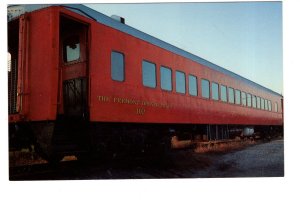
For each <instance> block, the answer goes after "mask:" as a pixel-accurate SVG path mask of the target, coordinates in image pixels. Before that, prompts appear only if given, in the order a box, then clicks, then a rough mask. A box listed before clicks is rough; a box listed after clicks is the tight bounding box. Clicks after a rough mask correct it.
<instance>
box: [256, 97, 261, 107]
mask: <svg viewBox="0 0 300 200" xmlns="http://www.w3.org/2000/svg"><path fill="white" fill-rule="evenodd" d="M256 99H257V104H256V106H257V108H258V109H260V97H256Z"/></svg>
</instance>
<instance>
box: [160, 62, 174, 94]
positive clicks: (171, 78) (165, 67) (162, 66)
mask: <svg viewBox="0 0 300 200" xmlns="http://www.w3.org/2000/svg"><path fill="white" fill-rule="evenodd" d="M162 68H164V69H167V70H170V72H171V76H170V80H171V85H170V86H171V89H170V90H169V89H165V88H163V87H162V86H163V85H162V82H163V81H162V80H163V79H162V78H163V77H162V73H161V72H162V71H161V69H162ZM159 72H160V88H161V89H162V90H163V91H168V92H172V91H173V77H172V75H173V71H172V68H169V67H167V66H164V65H161V66H160V68H159Z"/></svg>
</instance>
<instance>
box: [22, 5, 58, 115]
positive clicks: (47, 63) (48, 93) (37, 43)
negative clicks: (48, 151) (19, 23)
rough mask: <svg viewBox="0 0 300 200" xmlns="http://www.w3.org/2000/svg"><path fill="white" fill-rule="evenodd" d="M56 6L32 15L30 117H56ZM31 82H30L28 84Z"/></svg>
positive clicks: (29, 61)
mask: <svg viewBox="0 0 300 200" xmlns="http://www.w3.org/2000/svg"><path fill="white" fill-rule="evenodd" d="M53 11H54V8H50V9H43V10H40V11H36V12H32V13H30V14H29V16H28V35H27V37H28V47H27V48H28V57H27V62H28V69H29V71H28V74H26V76H28V80H27V82H25V85H24V87H25V88H26V87H27V88H28V94H26V95H28V101H26V102H25V103H26V104H28V105H24V107H27V108H28V110H27V113H24V114H25V116H26V119H27V120H30V121H40V120H55V119H56V106H57V89H58V33H59V32H58V31H59V30H58V15H57V14H56V13H55V12H53ZM27 84H28V85H27Z"/></svg>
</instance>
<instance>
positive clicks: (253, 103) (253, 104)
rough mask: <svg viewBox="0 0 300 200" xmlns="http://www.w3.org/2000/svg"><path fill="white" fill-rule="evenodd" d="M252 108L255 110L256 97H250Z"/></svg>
mask: <svg viewBox="0 0 300 200" xmlns="http://www.w3.org/2000/svg"><path fill="white" fill-rule="evenodd" d="M252 107H253V108H256V96H255V95H252Z"/></svg>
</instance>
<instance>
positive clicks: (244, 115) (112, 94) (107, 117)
mask: <svg viewBox="0 0 300 200" xmlns="http://www.w3.org/2000/svg"><path fill="white" fill-rule="evenodd" d="M91 34H92V43H91V60H90V61H91V62H90V69H91V109H90V117H91V121H113V122H117V121H121V122H145V123H193V124H205V123H212V124H281V123H282V122H281V120H282V119H281V114H280V113H275V112H269V111H261V110H258V109H253V108H247V107H242V106H238V105H231V104H229V103H222V102H220V101H218V102H217V101H213V100H207V99H203V98H201V88H200V85H199V84H198V97H191V96H189V95H188V90H187V89H188V82H187V81H186V93H187V94H185V95H182V94H178V93H176V92H175V70H179V71H182V72H185V74H186V77H187V76H188V74H193V75H196V76H197V77H198V83H200V81H201V78H205V79H208V80H210V81H214V82H217V83H219V84H224V85H227V86H230V87H233V88H235V89H240V90H242V91H246V92H250V93H251V94H254V95H258V96H260V97H264V98H267V99H269V100H272V102H273V103H274V102H275V100H276V101H277V102H280V101H279V99H276V97H274V96H272V95H270V94H265V93H264V92H263V91H257V90H255V89H254V88H252V87H250V86H248V85H245V84H244V83H242V82H241V81H237V80H235V79H233V78H231V77H228V76H225V75H223V74H222V73H220V72H216V71H214V70H211V69H210V68H207V67H205V66H201V65H200V64H198V63H195V62H193V61H191V60H188V59H186V58H184V57H181V56H178V55H175V54H173V53H170V52H168V51H166V50H164V49H161V48H159V47H156V46H154V45H152V44H149V43H147V42H144V41H141V40H139V39H137V38H134V37H133V36H130V35H127V34H124V33H121V32H120V31H116V30H114V29H112V28H109V27H107V26H104V25H99V24H96V23H95V24H92V30H91ZM112 50H116V51H120V52H123V53H124V54H125V81H124V82H118V81H113V80H112V79H111V74H110V53H111V51H112ZM143 59H144V60H148V61H151V62H153V63H155V64H156V75H157V87H156V88H155V89H153V88H147V87H145V86H143V84H142V71H141V70H142V67H141V66H142V60H143ZM161 65H164V66H168V67H170V68H172V76H173V77H172V78H173V92H166V91H162V90H161V89H160V70H159V68H160V66H161ZM186 80H187V78H186ZM273 110H274V108H273Z"/></svg>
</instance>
